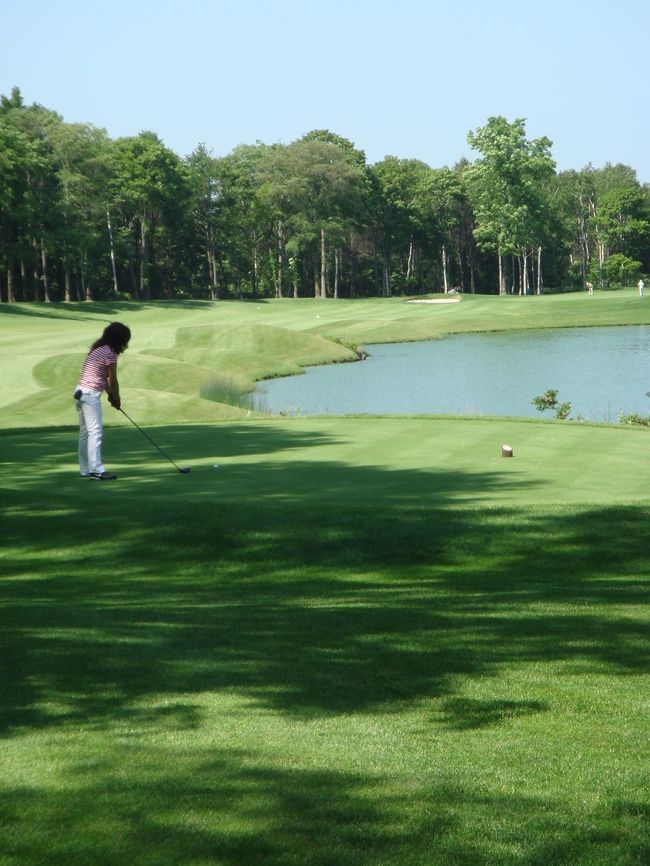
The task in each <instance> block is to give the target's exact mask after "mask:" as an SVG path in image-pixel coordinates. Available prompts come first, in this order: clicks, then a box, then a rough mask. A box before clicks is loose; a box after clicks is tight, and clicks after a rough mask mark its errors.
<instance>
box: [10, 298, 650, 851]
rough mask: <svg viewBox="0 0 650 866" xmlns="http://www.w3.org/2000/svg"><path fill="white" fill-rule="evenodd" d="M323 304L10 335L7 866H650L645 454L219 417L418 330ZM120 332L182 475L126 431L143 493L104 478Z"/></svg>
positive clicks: (43, 314) (591, 440)
mask: <svg viewBox="0 0 650 866" xmlns="http://www.w3.org/2000/svg"><path fill="white" fill-rule="evenodd" d="M492 300H497V301H498V299H488V298H484V299H477V303H476V304H474V303H473V299H465V298H463V299H462V301H461V302H460V303H458V304H454V305H440V306H434V305H432V306H431V307H427V308H426V312H427V313H428V312H429V311H430V310H435V311H436V312H435V315H438V313H439V312H440V313H441V314H442V315H444V316H445V317H446V316H448V315H450V314H451V313H452V312H453V311H454V310H456V311H459V312H460V311H462V310H463V308H465V313H463V315H464V316H465V320H464V321H465V322H466V323H467V324H468V327H469V324H470V323H471V322H474V325H475V327H477V328H478V325H479V322H480V323H482V324H483V326H484V327H488V326H489V327H492V326H494V327H496V326H497V322H499V321H503V318H504V317H503V313H502V312H499V308H498V307H497V305H493V304H491V303H489V301H492ZM506 300H510V299H506ZM513 300H514V299H513ZM531 300H532V299H531ZM535 300H537V299H535ZM539 300H540V301H546V300H549V301H554V300H557V303H555V304H554V303H548V304H546V305H544V306H543V307H540V308H538V309H542V310H543V315H544V316H545V317H546V320H547V321H548V326H549V327H550V326H551V323H552V321H553V320H557V319H558V318H559V319H561V320H562V321H570V323H571V324H572V325H573V324H575V320H576V318H577V317H578V315H579V312H580V307H579V305H578V304H579V301H583V300H584V298H583V297H580V298H579V299H578V298H574V299H573V303H569V302H568V301H567V300H566V299H565V298H559V299H544V298H542V299H539ZM594 300H598V301H602V303H601V309H600V310H599V311H597V312H598V316H599V317H600V319H601V320H602V324H612V321H611V319H613V318H614V319H616V318H619V319H623V318H624V317H625V315H626V314H629V316H630V318H631V319H634V316H635V315H638V316H642V315H645V312H644V310H642V312H641V313H638V314H637V313H636V311H637V310H639V309H641V308H639V307H638V305H636V306H634V305H633V300H634V299H633V295H632V293H628V295H625V294H621V295H615V296H613V297H612V299H611V304H609V305H608V304H607V300H608V299H606V298H602V299H599V298H594ZM468 301H469V302H468ZM483 301H486V302H488V303H483ZM525 303H527V301H525ZM260 306H262V305H260ZM315 308H319V309H320V308H321V305H320V304H316V305H310V304H309V303H305V304H299V305H297V306H296V307H293V306H291V305H290V303H286V304H270V305H268V308H265V309H259V310H258V309H257V305H253V304H240V305H237V304H232V305H225V306H224V308H223V309H221V308H217V309H214V308H213V307H211V306H210V305H202V304H197V305H192V304H190V305H188V308H187V309H186V310H184V309H180V310H179V309H178V308H177V307H176V308H174V307H165V305H154V304H152V305H149V306H146V305H145V306H143V307H142V308H134V310H133V314H132V315H131V311H130V310H129V308H128V307H126V306H125V307H124V308H119V309H112V310H110V311H109V313H110V314H109V316H106V315H105V311H104V312H103V311H102V309H101V307H100V305H93V306H92V308H91V309H90V310H88V311H87V312H84V310H83V309H80V308H64V307H63V306H57V307H55V308H53V309H52V310H51V311H47V310H45V309H44V308H42V307H34V312H33V314H30V313H29V312H28V308H24V309H23V311H19V312H7V311H6V310H5V309H0V357H1V358H2V362H3V369H6V370H8V371H10V373H11V375H10V376H9V377H8V376H3V378H2V384H1V385H0V416H1V418H2V424H1V426H2V428H3V429H1V430H0V488H1V489H2V526H3V544H2V550H1V552H0V569H1V571H0V576H1V582H0V586H1V598H0V601H1V604H0V641H1V642H2V648H1V650H2V651H1V652H0V698H1V702H0V734H1V736H2V738H3V742H2V750H1V752H0V864H2V866H32V864H33V866H37V864H39V866H42V864H46V866H50V864H51V866H54V864H59V863H66V864H79V866H81V864H84V866H85V864H93V866H95V864H97V866H114V864H116V863H119V864H120V866H143V864H145V866H147V864H151V866H167V864H180V866H206V864H219V866H222V864H223V866H249V864H257V863H260V864H265V866H267V864H269V866H294V864H295V866H314V864H315V866H380V864H381V866H383V864H398V866H402V864H404V866H449V864H452V866H470V864H471V866H475V864H476V866H494V864H499V866H546V864H560V866H612V864H636V863H638V864H642V863H647V862H648V860H649V859H650V832H649V829H648V814H649V812H650V797H649V790H650V788H649V786H648V781H649V780H648V766H649V759H650V747H649V745H648V743H649V742H650V721H649V719H650V715H649V713H648V709H649V704H648V694H649V693H650V677H649V674H648V671H649V664H650V617H649V614H648V600H649V593H648V581H649V578H650V575H649V564H648V550H649V549H650V495H649V494H648V491H649V490H650V460H649V459H648V457H649V451H648V449H649V448H650V431H649V430H648V429H647V428H640V427H623V426H620V425H604V424H603V425H600V424H581V423H577V422H556V421H549V420H543V419H540V420H532V421H527V420H518V419H500V418H446V417H439V418H436V417H344V418H336V417H322V418H318V417H313V418H310V417H304V418H278V417H269V416H262V417H257V416H256V415H255V413H254V412H249V411H247V410H245V409H242V408H236V407H232V406H228V405H226V404H221V403H218V402H215V401H210V400H207V399H202V398H200V397H199V396H198V391H199V388H200V386H201V382H202V381H203V378H204V377H206V376H207V377H209V376H211V375H213V374H216V373H218V372H223V370H224V369H225V370H227V371H228V373H229V375H232V376H235V375H236V374H237V375H241V376H242V378H244V379H247V380H248V382H252V381H253V380H254V378H255V375H256V374H257V373H259V374H260V375H262V374H263V375H268V374H271V373H273V371H274V370H275V371H276V372H277V371H278V370H279V369H280V367H284V369H287V368H289V367H292V366H294V367H296V368H298V369H299V368H300V366H301V364H302V363H306V362H308V361H309V359H313V358H319V359H320V360H319V361H318V362H324V361H325V360H336V359H337V353H340V354H338V360H344V358H345V357H346V356H348V353H352V354H354V349H353V348H350V346H354V345H358V344H360V343H362V342H363V341H365V339H366V335H367V334H368V333H372V334H373V339H377V335H378V334H380V333H382V334H383V335H384V337H385V338H386V339H387V338H389V337H390V338H391V339H398V338H400V336H401V338H404V334H405V333H407V332H408V333H409V334H412V333H413V330H414V328H415V327H416V323H417V322H421V321H422V320H421V319H419V318H418V317H419V316H420V314H421V313H422V308H420V309H418V305H411V306H409V305H406V304H400V303H398V302H397V301H396V300H395V301H391V302H390V303H389V304H387V305H386V306H382V304H381V302H372V304H371V305H370V306H369V307H365V306H364V302H360V303H359V305H356V304H352V305H347V304H341V305H340V306H339V305H334V304H332V305H331V307H329V306H327V307H326V312H325V313H323V314H321V313H320V312H319V313H318V314H317V315H322V318H321V319H316V318H315V314H314V312H313V311H314V309H315ZM414 308H415V309H414ZM500 309H501V310H503V309H506V311H507V310H509V309H513V313H512V318H514V319H516V327H524V325H525V317H524V316H523V315H521V314H520V313H517V311H516V309H515V307H514V306H513V307H512V308H511V307H510V305H508V304H506V305H505V306H504V307H503V308H500ZM582 309H584V307H583V308H582ZM591 309H595V308H591ZM361 310H364V311H367V312H365V313H364V316H361V315H360V311H361ZM443 311H444V313H443ZM259 316H265V321H264V322H259V321H258V317H259ZM403 316H404V317H405V319H402V317H403ZM206 317H207V321H206ZM412 317H413V318H412ZM490 317H491V318H490ZM115 318H120V319H123V320H124V321H128V323H129V324H130V325H131V327H132V329H133V331H134V339H133V345H132V347H131V348H129V350H128V352H127V353H126V354H125V355H124V358H123V360H124V374H123V375H121V384H122V394H123V400H124V406H125V408H126V411H127V412H129V414H132V416H133V417H134V418H135V419H136V420H137V421H138V423H143V424H146V425H147V426H146V428H145V429H146V431H147V433H148V434H149V435H150V436H151V437H152V438H153V440H154V441H155V442H156V443H158V444H159V445H160V447H162V448H163V449H164V450H165V452H166V453H167V454H169V455H170V456H171V457H172V458H173V460H174V461H176V462H177V463H178V464H179V465H181V466H189V467H190V468H191V473H190V474H189V475H180V474H179V473H178V472H176V470H175V469H174V467H173V466H172V465H171V464H170V463H168V462H167V461H166V460H165V459H164V458H163V457H162V456H161V455H160V454H159V453H158V452H157V451H156V449H155V448H154V447H152V445H151V444H150V442H148V441H147V440H146V438H145V437H143V436H142V435H141V433H140V432H139V431H138V430H137V429H135V428H134V427H133V426H131V425H129V424H128V422H127V421H126V419H124V418H121V417H120V416H119V415H118V413H113V416H114V417H113V418H111V416H110V415H109V412H110V409H109V408H108V407H106V409H105V413H106V417H107V419H110V420H111V421H113V420H114V421H115V424H114V425H110V426H108V427H107V430H106V435H105V449H104V450H105V460H106V463H107V465H109V466H110V468H111V470H114V471H115V472H116V473H117V475H118V480H117V481H115V482H111V483H109V484H96V483H92V482H89V481H87V480H85V479H82V478H80V477H79V476H78V470H77V465H76V429H75V428H74V426H72V425H73V423H74V407H73V406H72V399H71V391H72V388H73V387H74V384H75V381H74V379H75V375H76V372H77V371H78V366H79V363H80V359H81V358H82V356H83V352H84V349H85V347H87V345H88V344H89V343H90V342H91V340H92V339H93V338H94V337H95V336H96V335H97V333H99V331H100V330H101V327H100V326H103V324H104V323H105V322H106V321H109V320H111V319H115ZM323 319H325V322H323ZM529 320H530V317H529ZM426 321H427V324H428V327H429V329H430V332H429V334H428V336H429V337H435V336H440V335H441V333H442V331H444V329H445V328H447V329H449V328H451V324H452V323H451V320H450V319H447V318H444V319H435V320H434V319H429V320H426ZM355 322H356V324H355ZM434 323H435V325H436V328H438V329H440V332H439V333H434V331H435V328H434V327H433V325H434ZM618 323H619V324H621V323H623V322H622V321H619V322H618ZM635 323H638V322H636V321H635ZM586 324H594V323H593V322H591V321H590V322H586ZM422 327H423V326H422ZM454 327H460V324H458V323H457V322H456V323H455V324H454ZM215 329H216V330H215ZM488 329H489V328H488ZM28 343H29V345H28ZM30 346H31V350H32V351H31V352H30ZM328 356H330V357H329V358H328ZM332 356H334V357H332ZM215 358H216V360H215ZM120 363H122V361H120ZM273 365H275V366H274V367H273ZM161 367H162V369H161ZM163 373H164V374H166V375H163ZM185 374H187V376H188V379H184V378H183V377H184V375H185ZM50 377H51V380H50ZM184 382H185V387H184ZM188 383H189V384H188ZM186 409H187V415H185V414H184V412H185V410H186ZM48 413H49V414H48ZM504 444H508V445H510V446H512V448H513V451H514V457H512V458H504V457H502V456H501V448H502V445H504ZM215 466H216V467H217V468H215Z"/></svg>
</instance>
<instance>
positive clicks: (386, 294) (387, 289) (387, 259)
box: [382, 253, 390, 298]
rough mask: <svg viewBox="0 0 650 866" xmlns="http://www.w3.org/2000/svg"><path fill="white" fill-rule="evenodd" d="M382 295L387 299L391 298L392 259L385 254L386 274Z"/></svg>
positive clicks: (384, 275)
mask: <svg viewBox="0 0 650 866" xmlns="http://www.w3.org/2000/svg"><path fill="white" fill-rule="evenodd" d="M382 295H383V296H384V297H385V298H389V297H390V257H389V255H388V253H384V273H383V280H382Z"/></svg>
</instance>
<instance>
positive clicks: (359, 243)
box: [0, 87, 650, 303]
mask: <svg viewBox="0 0 650 866" xmlns="http://www.w3.org/2000/svg"><path fill="white" fill-rule="evenodd" d="M467 141H468V143H469V145H470V147H471V148H472V151H474V152H475V153H477V154H478V157H477V159H476V160H475V161H473V162H470V161H468V160H466V159H463V160H459V161H458V163H457V164H456V165H454V166H453V167H452V168H449V167H446V166H445V167H441V168H433V167H431V166H429V165H427V164H426V163H424V162H422V161H420V160H417V159H399V158H397V157H394V156H386V157H384V159H382V160H381V161H380V162H377V163H375V164H368V162H367V160H366V156H365V154H364V152H363V151H362V150H359V149H357V148H356V147H355V145H354V144H353V143H352V142H350V141H349V140H347V139H346V138H343V137H342V136H340V135H337V134H336V133H334V132H331V131H329V130H312V131H310V132H307V133H306V134H305V135H303V137H302V138H300V139H297V140H296V141H292V142H290V143H289V144H265V143H263V142H260V141H258V142H255V143H254V144H241V145H239V146H238V147H236V148H235V149H234V150H233V151H232V152H231V153H229V154H227V155H225V156H214V155H213V153H212V152H211V150H210V149H209V148H208V146H207V145H206V144H205V143H200V144H198V145H197V147H196V148H195V150H194V151H193V152H192V153H191V154H189V155H187V156H184V157H181V156H179V155H178V154H176V153H174V152H173V151H172V150H170V149H169V148H168V147H166V146H165V144H164V143H163V142H162V141H161V139H160V138H159V136H158V135H157V134H156V133H155V132H153V131H142V132H140V133H139V134H138V135H136V136H131V137H122V138H117V139H111V138H110V137H109V136H108V134H107V133H106V131H105V130H103V129H100V128H97V127H95V126H92V125H90V124H79V123H66V122H65V120H64V119H63V118H62V117H61V116H60V115H59V114H58V113H57V112H56V111H55V110H52V109H49V108H46V107H44V106H41V105H39V104H37V103H34V104H32V105H26V104H25V103H24V100H23V97H22V94H21V92H20V89H19V88H18V87H14V88H13V89H12V91H11V94H10V95H8V96H6V95H3V96H1V97H0V272H1V274H2V277H1V278H0V301H2V302H8V303H13V302H25V301H40V302H50V301H91V300H102V299H113V300H114V299H120V300H153V299H182V298H196V299H212V300H218V299H227V298H249V297H254V298H280V297H316V298H338V297H341V298H343V297H348V298H349V297H369V296H375V297H376V296H386V297H387V296H391V295H418V294H428V293H435V292H445V293H447V292H474V293H484V294H519V295H522V296H523V295H535V294H542V293H544V292H557V291H577V290H582V289H584V287H585V285H586V283H587V281H590V282H591V283H593V285H594V286H595V287H596V288H605V287H612V286H625V285H631V284H633V283H634V282H635V281H636V280H637V279H638V278H639V276H642V275H646V274H647V273H649V272H650V188H649V186H650V185H648V184H640V183H639V182H638V180H637V177H636V172H635V170H634V169H633V168H632V167H630V166H626V165H621V164H610V163H608V164H606V165H605V166H604V167H603V168H594V167H592V166H591V165H587V166H586V167H584V168H583V169H581V170H571V171H563V172H558V171H557V170H556V165H555V162H554V160H553V157H552V153H551V148H552V142H551V141H550V140H549V139H548V138H545V137H542V138H538V139H533V140H529V139H527V137H526V128H525V120H524V119H521V118H518V119H515V120H514V121H512V122H509V121H508V120H506V119H505V118H504V117H499V116H497V117H490V118H488V119H487V121H486V123H485V125H484V126H483V127H481V128H479V129H476V130H473V131H470V132H469V133H468V136H467Z"/></svg>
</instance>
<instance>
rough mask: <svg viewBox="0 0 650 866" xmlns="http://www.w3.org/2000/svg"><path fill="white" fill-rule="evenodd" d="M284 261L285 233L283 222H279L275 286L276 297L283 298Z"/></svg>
mask: <svg viewBox="0 0 650 866" xmlns="http://www.w3.org/2000/svg"><path fill="white" fill-rule="evenodd" d="M283 261H284V231H283V228H282V220H278V276H277V282H276V285H275V297H276V298H281V297H282V264H283Z"/></svg>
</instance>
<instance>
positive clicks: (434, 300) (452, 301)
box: [406, 298, 460, 304]
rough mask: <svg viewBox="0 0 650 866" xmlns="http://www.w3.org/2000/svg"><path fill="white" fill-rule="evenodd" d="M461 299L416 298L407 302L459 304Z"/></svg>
mask: <svg viewBox="0 0 650 866" xmlns="http://www.w3.org/2000/svg"><path fill="white" fill-rule="evenodd" d="M459 301H460V298H422V300H418V299H417V298H415V299H414V300H412V301H411V300H409V301H407V302H406V303H407V304H457V303H458V302H459Z"/></svg>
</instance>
